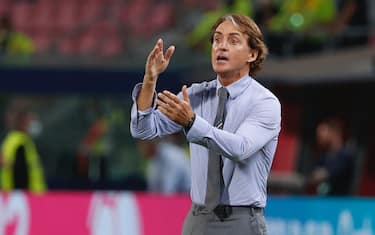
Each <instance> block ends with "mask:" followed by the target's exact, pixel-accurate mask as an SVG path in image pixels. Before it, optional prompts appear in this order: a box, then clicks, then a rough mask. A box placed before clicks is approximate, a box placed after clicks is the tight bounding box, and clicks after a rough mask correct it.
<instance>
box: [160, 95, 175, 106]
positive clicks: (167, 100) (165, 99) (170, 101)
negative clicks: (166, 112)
mask: <svg viewBox="0 0 375 235" xmlns="http://www.w3.org/2000/svg"><path fill="white" fill-rule="evenodd" d="M158 98H159V99H160V100H162V101H163V102H164V103H166V104H168V106H170V107H172V108H173V107H176V105H177V104H176V102H175V101H174V100H173V99H171V98H169V97H168V96H166V95H164V94H162V93H159V94H158Z"/></svg>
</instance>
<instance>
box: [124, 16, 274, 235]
mask: <svg viewBox="0 0 375 235" xmlns="http://www.w3.org/2000/svg"><path fill="white" fill-rule="evenodd" d="M211 43H212V52H211V63H212V68H213V70H214V71H215V72H216V74H217V78H216V79H215V80H213V81H209V82H202V83H200V84H193V85H192V86H191V87H190V88H187V87H186V86H185V85H184V86H183V87H182V91H181V93H180V94H178V96H176V95H174V94H172V93H171V92H169V91H163V92H161V93H159V94H158V98H157V99H156V101H155V102H154V100H155V97H154V90H155V86H156V82H157V78H158V75H159V74H160V73H161V72H163V71H164V70H165V69H166V68H167V66H168V64H169V61H170V58H171V56H172V54H173V52H174V50H175V47H174V46H170V47H169V48H168V49H167V50H166V52H165V54H164V53H163V41H162V40H161V39H159V40H158V42H157V43H156V45H155V47H154V49H153V50H152V51H151V52H150V54H149V56H148V58H147V63H146V69H145V75H144V79H143V83H142V84H138V85H137V86H136V87H135V89H134V91H133V99H134V102H135V103H134V105H133V107H132V116H131V124H130V125H131V127H130V128H131V133H132V135H133V136H134V137H135V138H141V139H152V138H155V137H158V136H164V135H168V134H171V133H175V132H178V131H180V130H184V132H185V134H186V138H187V140H188V141H189V142H190V154H191V170H192V174H191V176H192V180H191V185H192V187H191V193H190V195H191V199H192V207H191V210H190V212H189V214H188V215H187V217H186V219H185V223H184V227H183V232H182V233H183V234H184V235H187V234H194V235H197V234H202V235H203V234H204V235H210V234H215V235H220V234H236V235H242V234H266V225H265V221H264V216H263V208H264V207H265V206H266V197H267V195H266V194H267V192H266V184H267V178H268V175H269V171H270V168H271V164H272V160H273V156H274V153H275V149H276V145H277V137H278V133H279V131H280V121H281V115H280V109H281V108H280V103H279V101H278V99H277V98H276V97H275V96H274V95H273V94H272V93H271V92H270V91H269V90H267V89H266V88H264V87H263V86H262V85H260V84H259V83H258V82H257V81H255V80H254V79H253V78H252V76H254V75H255V73H256V72H257V71H258V70H259V69H260V68H261V66H262V64H263V62H264V60H265V58H266V55H267V48H266V46H265V44H264V42H263V35H262V33H261V31H260V30H259V28H258V26H257V25H256V24H255V23H254V22H253V21H252V20H251V19H250V18H248V17H246V16H242V15H235V14H230V15H225V16H223V17H222V18H220V19H218V21H217V22H216V23H215V24H214V26H213V28H212V33H211ZM218 95H219V97H218ZM155 104H156V105H157V107H155ZM213 123H214V124H213Z"/></svg>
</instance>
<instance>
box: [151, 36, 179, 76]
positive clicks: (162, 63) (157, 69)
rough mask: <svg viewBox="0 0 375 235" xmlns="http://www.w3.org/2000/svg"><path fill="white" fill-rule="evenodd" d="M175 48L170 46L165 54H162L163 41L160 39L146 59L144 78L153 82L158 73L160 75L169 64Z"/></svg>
mask: <svg viewBox="0 0 375 235" xmlns="http://www.w3.org/2000/svg"><path fill="white" fill-rule="evenodd" d="M174 50H175V47H174V46H173V45H172V46H170V47H169V48H168V49H167V50H166V52H165V54H164V52H163V40H162V39H161V38H160V39H159V40H158V41H157V42H156V44H155V47H154V48H153V49H152V51H151V52H150V54H149V55H148V57H147V62H146V68H145V78H147V79H151V81H154V80H155V79H156V78H157V77H158V75H159V74H160V73H162V72H163V71H164V70H165V69H166V68H167V67H168V64H169V61H170V59H171V57H172V55H173V52H174Z"/></svg>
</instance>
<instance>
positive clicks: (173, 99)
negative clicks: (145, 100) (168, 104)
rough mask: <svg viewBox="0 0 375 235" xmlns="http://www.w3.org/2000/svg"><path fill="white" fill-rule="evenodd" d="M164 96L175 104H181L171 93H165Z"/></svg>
mask: <svg viewBox="0 0 375 235" xmlns="http://www.w3.org/2000/svg"><path fill="white" fill-rule="evenodd" d="M163 95H165V96H166V97H168V98H169V99H170V100H171V101H173V102H174V103H177V104H179V103H180V102H181V100H180V99H179V98H178V97H177V96H176V95H175V94H173V93H172V92H170V91H163Z"/></svg>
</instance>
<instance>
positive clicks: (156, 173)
mask: <svg viewBox="0 0 375 235" xmlns="http://www.w3.org/2000/svg"><path fill="white" fill-rule="evenodd" d="M179 139H180V136H179V135H178V134H175V135H172V136H168V137H165V138H164V139H158V140H153V141H141V140H139V141H138V142H137V147H138V150H139V151H140V153H141V154H142V155H143V156H144V157H145V158H146V159H148V160H149V162H148V166H147V169H146V177H147V184H148V190H149V191H151V192H161V193H182V192H183V193H186V192H189V191H190V163H189V159H188V154H187V153H186V151H185V149H184V148H183V147H182V145H181V144H180V143H179V141H180V140H179Z"/></svg>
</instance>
